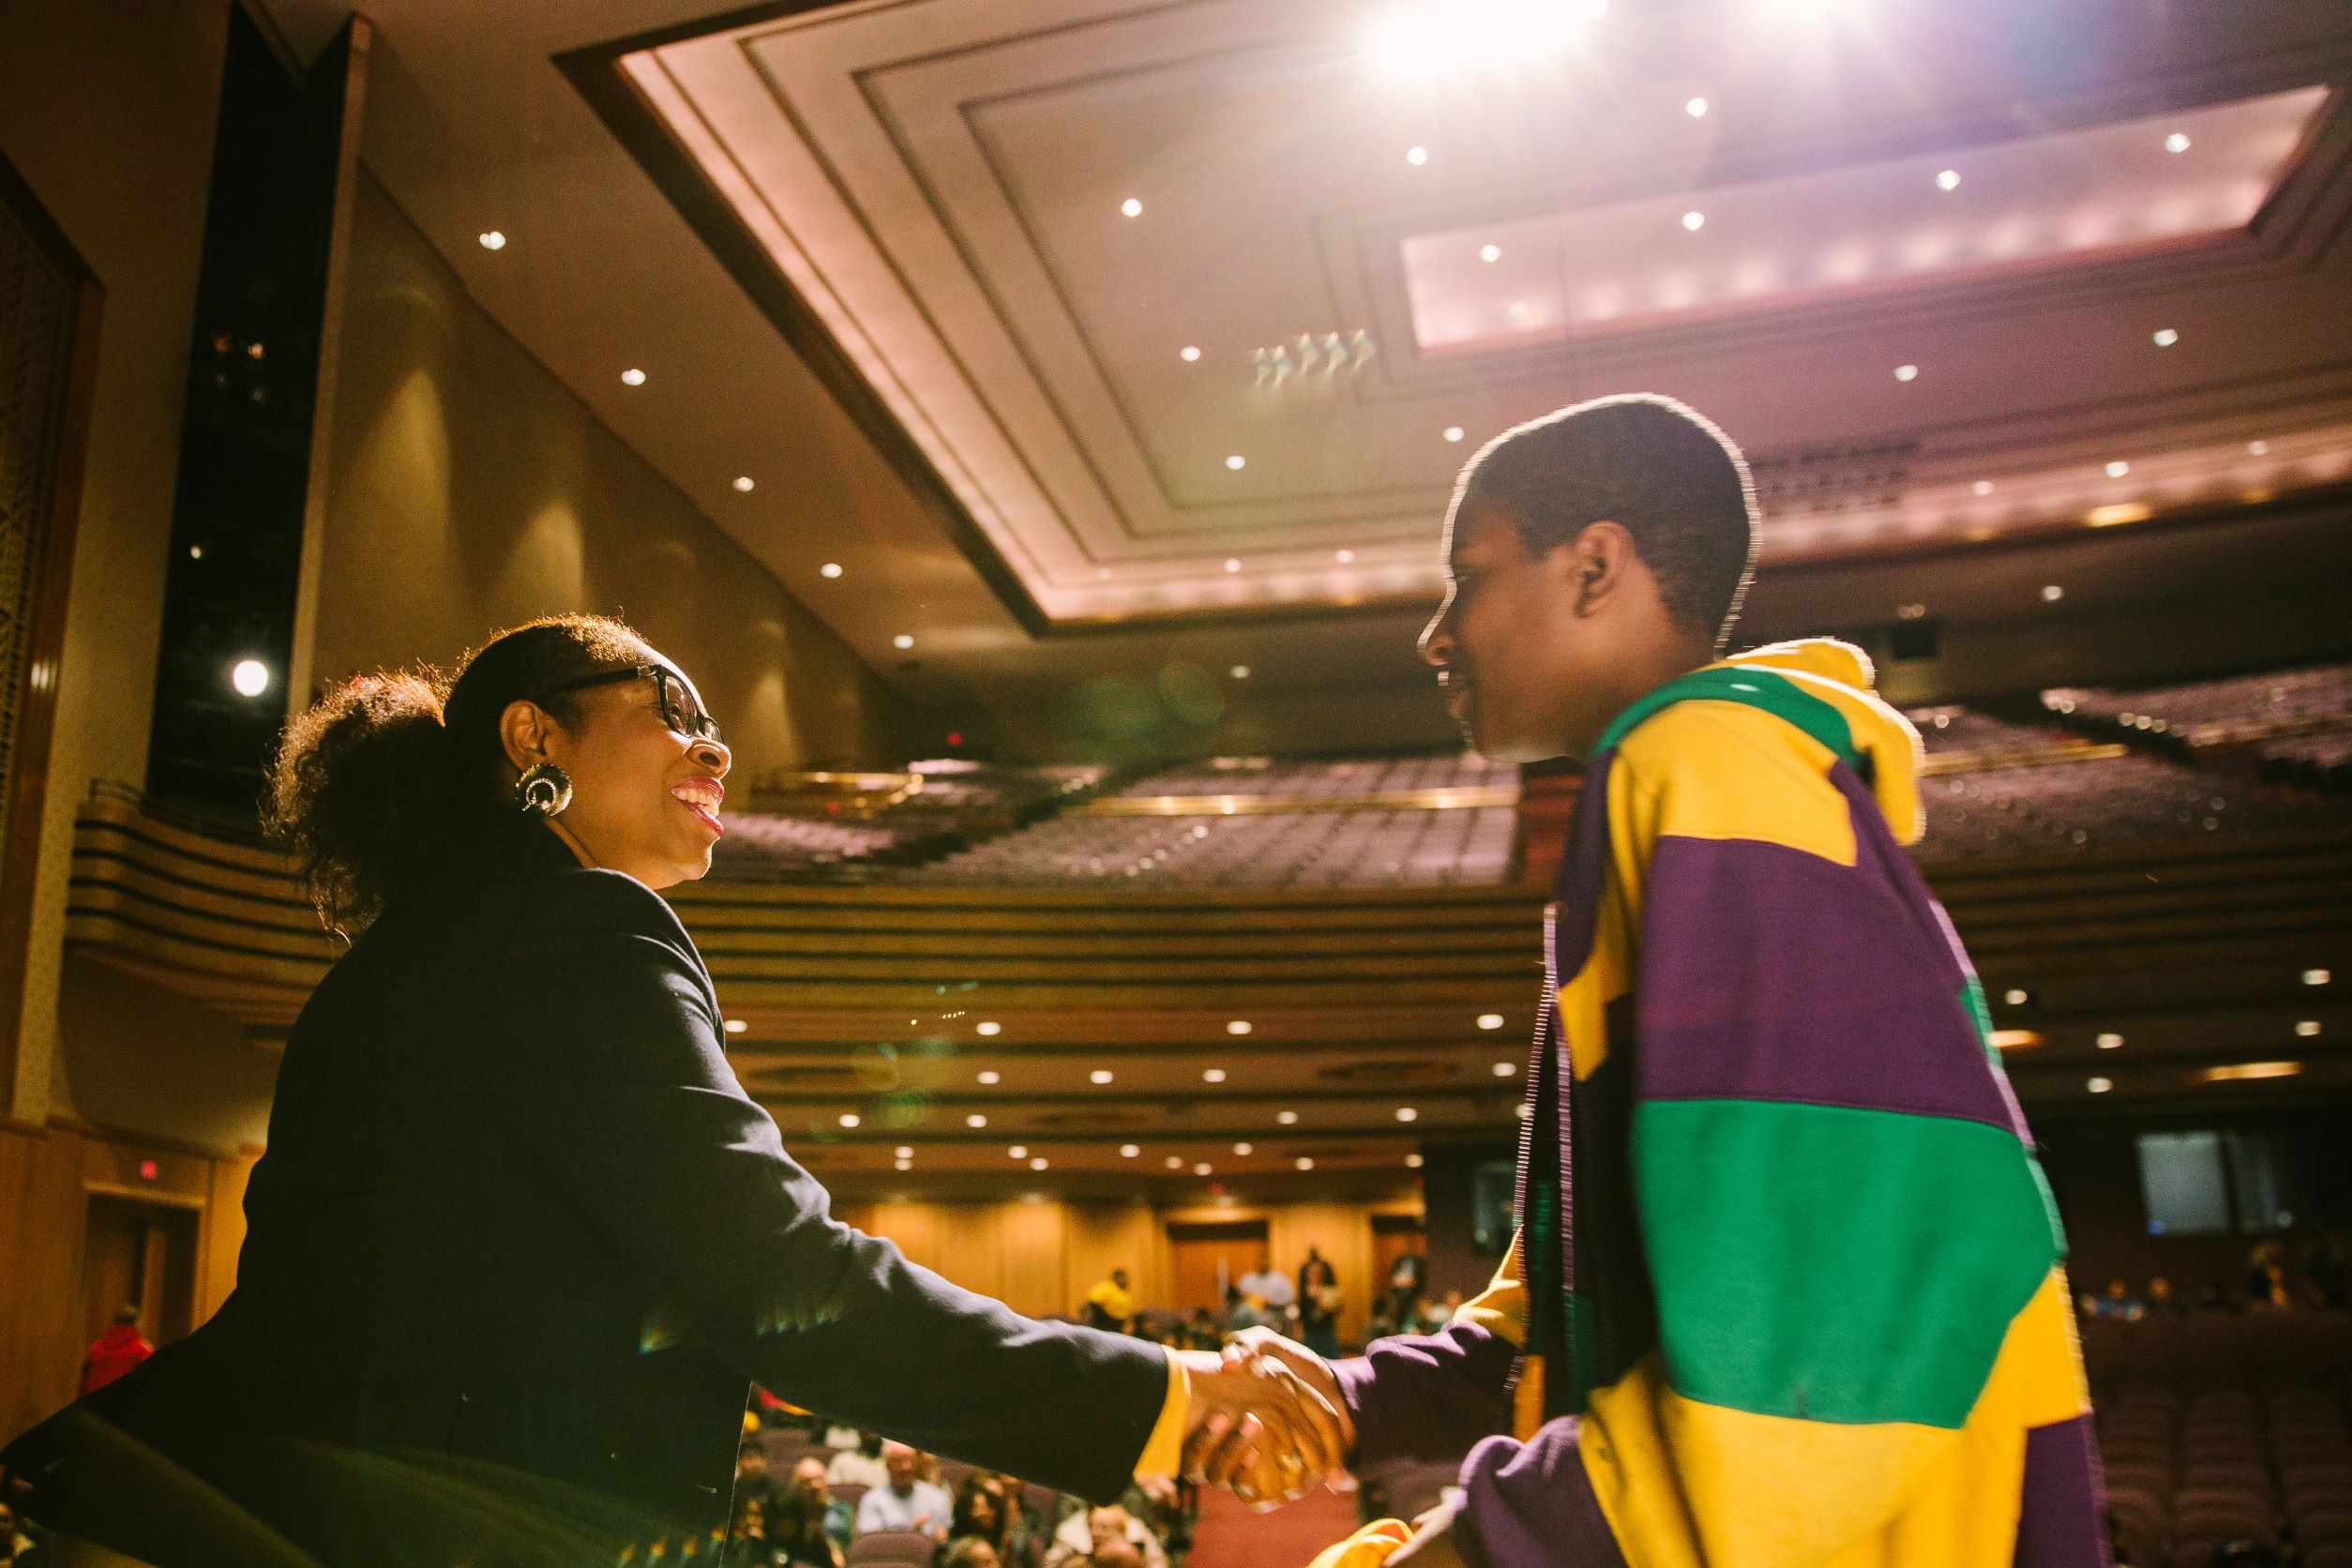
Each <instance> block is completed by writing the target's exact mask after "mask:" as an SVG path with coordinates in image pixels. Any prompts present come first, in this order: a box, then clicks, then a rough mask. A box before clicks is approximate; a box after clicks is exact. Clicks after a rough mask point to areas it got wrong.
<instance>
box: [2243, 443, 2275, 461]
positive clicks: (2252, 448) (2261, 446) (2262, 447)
mask: <svg viewBox="0 0 2352 1568" xmlns="http://www.w3.org/2000/svg"><path fill="white" fill-rule="evenodd" d="M2246 450H2247V452H2248V453H2249V454H2251V455H2252V456H2254V457H2257V458H2267V457H2269V455H2270V444H2269V442H2267V441H2249V442H2248V443H2246Z"/></svg>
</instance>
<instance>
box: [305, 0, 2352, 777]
mask: <svg viewBox="0 0 2352 1568" xmlns="http://www.w3.org/2000/svg"><path fill="white" fill-rule="evenodd" d="M279 9H280V10H282V12H284V13H285V14H286V15H287V16H288V17H289V18H290V19H291V20H290V23H289V24H290V26H291V27H292V28H293V30H294V31H295V32H296V33H297V35H301V34H303V33H305V32H306V30H307V31H308V32H310V33H318V32H319V29H321V28H322V27H324V25H325V24H326V22H327V19H328V17H329V15H330V14H331V8H327V7H325V6H324V5H323V4H321V5H316V6H314V5H312V4H311V3H310V0H289V3H287V4H285V5H283V6H281V7H280V8H279ZM1583 9H1584V8H1581V7H1579V6H1578V5H1575V4H1567V3H1560V4H1547V5H1540V6H1537V5H1528V4H1523V3H1521V4H1504V3H1501V0H1441V3H1440V0H1429V3H1423V0H1383V3H1382V4H1379V5H1374V4H1368V3H1364V4H1358V3H1337V0H1179V3H1174V4H1170V3H1167V0H1152V3H1148V4H1147V3H1143V0H1003V3H996V4H972V3H969V0H874V3H860V4H851V3H841V4H823V5H811V4H805V3H792V0H787V3H781V4H773V5H766V6H761V7H757V8H752V9H749V10H743V11H735V12H730V13H725V14H718V15H710V14H707V13H706V9H705V6H704V5H701V4H698V3H697V0H578V3H575V4H571V5H567V6H565V7H562V8H484V7H474V8H452V7H447V6H443V5H435V4H430V3H429V0H386V3H384V4H383V5H380V6H378V7H376V8H373V10H372V13H371V14H373V15H374V16H375V18H376V20H377V22H378V24H379V27H380V29H381V37H382V38H383V44H382V46H381V49H382V53H381V56H380V58H381V60H382V64H381V65H380V66H379V68H378V71H377V80H376V82H375V83H374V85H373V88H372V97H371V100H370V105H369V117H368V130H367V144H366V156H367V158H368V160H369V165H370V168H371V169H372V170H373V171H374V172H375V173H377V174H378V176H379V177H380V178H382V179H383V180H384V183H385V184H386V186H387V188H389V189H390V190H391V191H392V193H393V194H394V195H395V197H396V198H397V199H398V200H399V201H400V203H401V204H403V206H404V207H406V208H407V209H408V211H409V212H410V213H411V215H412V216H413V217H414V218H415V219H416V220H417V221H418V223H419V224H420V226H421V227H423V228H424V229H425V231H426V232H427V233H428V234H429V235H430V237H431V238H432V239H433V241H434V242H435V243H436V244H437V245H438V246H439V247H440V248H441V249H442V250H443V252H444V254H445V256H447V257H448V259H449V260H450V262H451V263H452V264H453V265H455V266H456V267H457V268H458V270H459V271H460V274H461V275H462V277H463V279H464V280H465V282H466V285H467V287H468V288H469V289H470V290H472V291H473V292H474V293H475V295H476V297H478V298H479V299H480V300H481V301H482V302H483V304H484V305H485V307H486V308H487V309H490V311H491V312H492V313H493V314H494V315H496V316H497V317H498V318H499V319H500V320H501V321H502V322H504V323H505V324H506V325H507V326H508V327H509V328H510V329H511V330H512V331H513V332H514V333H515V334H516V336H517V337H518V338H519V339H520V340H521V341H522V342H523V343H524V345H525V346H526V347H528V348H529V349H530V350H531V351H532V352H533V353H535V354H537V355H538V357H539V358H540V359H542V360H543V361H544V362H545V363H546V364H548V365H549V366H550V368H551V369H553V370H554V371H555V373H557V374H558V375H559V376H561V377H562V378H564V379H565V381H566V382H567V383H569V384H571V385H572V386H573V387H574V388H575V389H576V390H577V391H578V392H579V393H580V396H581V397H582V398H583V399H584V400H586V401H587V403H588V404H589V405H590V406H591V407H592V408H593V409H595V410H596V413H597V414H598V415H600V416H601V417H602V418H603V419H605V420H606V421H607V422H608V423H610V424H611V427H612V428H613V429H614V430H617V431H618V432H620V433H621V434H622V435H623V436H624V437H625V438H626V440H628V441H629V442H630V443H631V444H632V445H635V446H636V447H637V448H638V449H639V450H640V451H641V452H642V453H643V454H644V455H645V456H646V457H647V458H648V459H649V460H652V461H653V462H654V463H655V464H656V466H657V467H659V468H660V469H661V470H662V471H663V472H664V473H665V474H667V475H669V476H670V477H671V479H672V480H673V481H675V482H676V483H677V485H678V486H679V487H680V488H681V489H682V490H684V491H686V493H687V494H688V495H690V496H691V497H693V498H694V499H695V500H696V501H697V503H698V504H699V505H701V506H702V507H703V508H704V509H705V510H706V511H707V512H708V514H709V515H710V516H711V517H712V518H713V519H714V520H716V521H717V522H719V523H720V525H721V526H723V527H725V528H727V529H728V530H729V531H730V532H731V533H733V534H734V535H736V536H738V537H739V538H741V539H742V540H743V542H744V543H745V544H746V546H747V547H749V548H750V549H751V550H752V551H753V552H754V553H755V554H756V555H757V556H758V557H759V558H760V559H761V560H762V561H763V562H765V563H766V564H767V565H770V566H771V567H772V568H773V569H774V570H775V571H776V573H777V575H778V577H779V578H780V579H781V580H783V581H784V582H785V583H786V585H787V586H788V587H790V588H791V589H792V591H793V592H794V593H795V594H796V595H797V596H800V597H802V598H803V599H804V600H805V601H806V602H807V604H808V605H809V606H810V608H811V609H812V610H814V611H816V612H817V613H818V614H819V615H821V616H822V617H823V618H825V619H826V620H827V621H828V622H829V623H830V624H831V625H832V626H834V627H835V629H836V630H837V631H838V632H839V633H840V634H841V635H842V636H843V637H844V639H845V640H847V641H849V642H850V643H851V645H852V647H854V648H856V649H857V650H858V651H859V652H860V654H861V655H862V656H865V657H867V659H868V660H869V661H870V662H871V663H872V664H873V665H874V666H875V667H876V668H877V669H878V670H880V671H882V672H884V674H885V675H886V676H888V677H890V678H891V679H893V680H894V681H897V682H898V683H899V684H901V686H904V687H905V688H906V689H908V690H909V691H910V692H911V693H912V694H913V695H915V696H916V697H918V698H922V699H927V700H931V701H942V700H947V699H951V698H957V697H962V696H977V697H979V698H981V699H982V700H984V701H987V700H996V701H1004V700H1007V699H1009V698H1014V697H1017V696H1018V695H1019V694H1023V693H1036V692H1043V691H1048V690H1051V689H1055V688H1057V687H1059V686H1068V685H1069V684H1071V683H1073V682H1075V681H1078V680H1079V679H1082V678H1084V677H1085V676H1087V675H1088V674H1091V673H1093V672H1095V671H1099V670H1100V669H1102V668H1103V667H1104V666H1105V665H1106V663H1107V662H1118V661H1127V662H1132V663H1135V664H1137V665H1138V667H1140V668H1149V667H1151V666H1152V665H1153V664H1154V663H1155V662H1156V661H1158V660H1160V659H1162V658H1164V657H1166V656H1168V654H1169V652H1170V651H1171V650H1176V649H1190V650H1193V651H1194V654H1195V655H1196V656H1198V657H1199V659H1200V660H1201V661H1202V662H1206V663H1211V664H1213V665H1214V667H1216V668H1224V667H1225V666H1226V665H1227V664H1228V663H1230V664H1232V665H1233V666H1234V667H1236V668H1245V667H1247V666H1250V665H1256V666H1257V667H1258V668H1259V671H1260V672H1261V676H1260V678H1261V679H1262V678H1263V672H1266V671H1275V670H1281V671H1289V672H1290V678H1291V680H1292V684H1293V685H1294V686H1300V687H1302V688H1303V687H1304V686H1307V685H1311V684H1314V683H1316V682H1321V683H1323V684H1324V685H1325V686H1338V687H1341V688H1346V687H1347V686H1349V683H1351V682H1352V683H1355V684H1356V685H1359V686H1364V685H1377V684H1379V683H1380V682H1382V681H1388V680H1399V681H1401V680H1404V679H1406V678H1408V677H1410V674H1411V665H1410V630H1411V628H1412V626H1413V625H1414V623H1415V621H1416V620H1417V619H1418V617H1419V616H1420V615H1422V614H1424V613H1425V611H1426V608H1427V607H1428V606H1429V605H1430V604H1431V603H1432V602H1433V601H1434V598H1435V596H1436V595H1437V593H1438V591H1439V588H1440V571H1439V564H1438V560H1437V555H1436V545H1437V537H1438V522H1439V519H1440V515H1441V511H1442V507H1443V505H1444V500H1445V496H1446V493H1447V490H1448V486H1449V484H1450V482H1451V479H1452V477H1453V475H1454V474H1455V470H1456V469H1457V468H1458V466H1459V464H1460V463H1461V461H1462V460H1463V459H1464V458H1465V457H1467V456H1468V455H1469V454H1470V452H1471V451H1473V450H1475V448H1476V446H1477V445H1478V444H1479V443H1480V442H1481V441H1482V440H1484V439H1485V438H1486V437H1488V436H1491V435H1492V434H1494V433H1496V432H1497V431H1499V430H1502V429H1504V428H1507V427H1508V426H1509V425H1510V424H1512V423H1513V422H1515V421H1516V420H1519V419H1522V418H1526V417H1528V416H1530V415H1535V414H1539V413H1542V412H1544V411H1545V410H1548V409H1550V408H1553V407H1556V406H1558V405H1560V404H1561V403H1563V402H1566V401H1570V400H1576V399H1580V398H1585V397H1591V396H1595V395H1600V394H1604V393H1607V392H1613V391H1622V390H1630V389H1650V390H1658V391H1664V392H1668V393H1672V394H1674V395H1677V396H1680V397H1682V398H1685V399H1687V400H1690V401H1691V402H1693V403H1694V404H1695V405H1696V406H1698V407H1699V408H1701V409H1703V410H1705V411H1707V412H1708V413H1710V414H1711V415H1713V416H1714V417H1715V418H1717V419H1718V420H1719V422H1721V423H1722V424H1723V425H1724V426H1725V427H1726V430H1728V431H1729V432H1730V433H1731V434H1732V435H1733V436H1734V437H1735V438H1736V439H1738V440H1739V441H1740V442H1741V444H1742V445H1744V446H1745V447H1746V449H1747V450H1748V451H1749V453H1750V455H1751V457H1752V459H1753V460H1754V463H1755V467H1756V475H1757V480H1758V485H1759V490H1760V491H1761V494H1762V498H1763V500H1764V503H1765V505H1766V508H1767V512H1768V523H1767V531H1766V543H1765V551H1766V563H1767V577H1766V583H1767V587H1768V590H1769V588H1770V585H1771V584H1772V580H1773V568H1775V567H1777V568H1780V569H1781V570H1782V572H1783V573H1784V574H1789V573H1793V574H1794V575H1789V576H1787V580H1788V581H1790V582H1792V583H1796V584H1798V585H1799V586H1798V587H1797V588H1796V589H1795V590H1794V591H1793V593H1791V594H1789V595H1784V596H1779V597H1777V598H1774V597H1770V596H1768V597H1767V598H1766V600H1764V601H1763V602H1764V603H1765V604H1767V605H1769V606H1771V607H1772V609H1773V610H1774V611H1775V613H1776V614H1777V615H1779V616H1780V617H1781V618H1784V619H1786V620H1787V622H1789V623H1790V624H1791V626H1794V625H1795V624H1799V623H1803V622H1806V621H1808V620H1811V621H1815V622H1816V623H1818V618H1819V617H1821V616H1823V615H1831V614H1833V615H1835V616H1836V617H1838V618H1839V619H1838V620H1837V621H1835V622H1834V623H1832V624H1838V625H1852V624H1857V623H1858V622H1866V621H1889V620H1892V618H1893V617H1894V616H1895V615H1896V614H1897V612H1898V608H1899V606H1900V605H1901V604H1903V603H1906V602H1909V601H1916V600H1922V599H1927V598H1933V599H1934V600H1935V602H1934V603H1933V604H1932V605H1931V606H1930V607H1929V608H1930V610H1931V611H1932V612H1933V613H1935V614H1937V615H1938V616H1951V617H1953V618H1957V619H1973V620H1977V621H1986V622H1993V621H2000V620H2002V619H2004V618H2006V617H2010V616H2024V615H2029V614H2031V613H2033V612H2034V606H2033V603H2032V601H2031V599H2030V597H2029V595H2030V594H2031V592H2032V591H2033V590H2034V589H2035V588H2036V587H2037V586H2038V584H2037V583H2036V582H2035V581H2034V574H2033V573H2032V572H2030V571H2025V572H2018V571H2004V570H2003V569H2002V568H2000V567H1998V566H1996V565H1988V567H1987V569H1986V571H1985V573H1984V574H1983V583H1982V584H1980V583H1979V581H1978V580H1977V574H1975V573H1972V572H1970V571H1968V570H1967V569H1965V568H1966V564H1967V563H1968V561H1969V560H1970V559H1971V556H1970V554H1969V552H1970V551H1977V552H1981V555H1982V558H1983V560H1985V561H1986V562H1987V563H1992V562H1995V561H1997V560H1999V559H2002V558H2004V557H2005V552H2010V551H2013V550H2037V549H2049V548H2058V549H2068V550H2071V549H2073V548H2074V546H2075V542H2076V541H2078V540H2082V539H2085V538H2089V537H2094V536H2095V538H2096V540H2097V545H2098V555H2097V559H2098V561H2099V563H2100V565H2099V569H2098V570H2097V571H2096V572H2095V573H2089V574H2086V578H2085V579H2078V581H2079V580H2087V579H2088V577H2092V576H2095V577H2098V578H2101V579H2111V580H2115V581H2117V582H2121V583H2136V584H2137V591H2139V592H2142V593H2143V594H2158V595H2161V594H2163V593H2167V592H2169V593H2174V594H2179V593H2182V592H2186V591H2189V590H2190V589H2191V588H2192V587H2193V586H2194V581H2195V576H2194V572H2190V573H2188V574H2186V575H2184V574H2183V570H2182V566H2181V562H2182V559H2183V557H2184V553H2185V554H2187V555H2194V553H2195V552H2194V550H2191V551H2186V552H2184V550H2183V549H2182V547H2181V545H2180V544H2179V540H2178V539H2171V540H2167V539H2166V535H2167V534H2168V532H2169V531H2175V530H2177V529H2179V528H2181V527H2190V526H2194V527H2198V528H2204V529H2207V530H2212V529H2216V528H2226V526H2227V525H2228V524H2229V523H2230V522H2231V521H2232V520H2234V519H2235V518H2237V517H2238V516H2239V514H2240V513H2241V512H2242V511H2243V510H2244V509H2245V508H2249V507H2254V508H2259V507H2262V506H2265V505H2270V504H2272V503H2275V502H2276V501H2278V500H2280V499H2281V498H2288V497H2292V496H2295V495H2297V494H2299V493H2302V492H2313V493H2319V494H2328V495H2334V494H2337V493H2339V491H2340V490H2341V487H2343V486H2344V485H2345V484H2346V483H2347V482H2352V354H2347V346H2352V179H2347V178H2346V177H2345V171H2344V163H2345V159H2346V158H2348V157H2352V109H2348V108H2347V106H2346V104H2345V101H2344V98H2345V95H2344V91H2343V90H2342V89H2343V84H2344V83H2346V82H2352V9H2347V8H2345V7H2344V6H2342V5H2341V4H2338V3H2336V0H2279V3H2275V4H2269V5H2265V6H2262V7H2257V8H2248V7H2243V6H2239V5H2234V4H2226V3H2223V0H2175V3H2169V4H2158V3H2155V0H2104V3H2102V4H2092V5H2081V6H2071V7H2064V8H2054V7H2050V6H2048V5H2046V4H2043V3H2039V0H2037V3H2032V4H2028V3H2025V0H1993V3H1988V4H1983V5H1977V6H1972V7H1966V8H1954V7H1950V6H1942V5H1932V6H1931V5H1925V4H1917V3H1912V0H1871V3H1865V0H1811V3H1806V4H1799V3H1795V0H1649V3H1636V0H1616V3H1615V4H1613V5H1610V6H1608V7H1607V8H1606V10H1601V8H1599V7H1597V6H1595V7H1592V8H1591V9H1593V10H1601V14H1598V15H1597V16H1589V17H1587V16H1583V15H1582V14H1581V12H1582V11H1583ZM320 36H322V37H323V36H324V35H323V34H321V35H320ZM297 41H298V42H300V41H303V40H302V38H300V37H298V38H297ZM493 228H494V229H497V230H498V231H500V232H501V233H502V234H504V235H505V236H506V238H507V244H506V245H505V248H504V249H499V250H496V251H490V250H488V249H484V248H483V247H482V246H481V245H480V244H479V243H477V238H476V236H477V235H478V234H481V233H484V232H487V231H489V230H490V229H493ZM624 370H641V371H642V372H643V374H642V375H641V377H638V378H636V380H635V381H634V383H633V384H631V383H625V381H624V379H623V374H622V372H623V371H624ZM1904 562H1914V563H1916V564H1917V565H1916V569H1914V570H1908V571H1906V570H1905V569H1903V568H1902V567H1901V565H1900V564H1901V563H1904ZM1889 563H1895V564H1897V569H1896V570H1894V571H1893V572H1892V573H1890V572H1889V571H1888V570H1887V569H1886V567H1887V565H1888V564H1889ZM1849 566H1850V567H1852V568H1853V569H1852V570H1851V571H1847V570H1846V568H1847V567H1849ZM828 568H831V570H828ZM1841 574H1843V575H1841ZM2135 574H2136V575H2135ZM1931 589H1932V593H1930V592H1929V590H1931ZM2008 596H2016V597H2017V600H2018V602H2016V603H2014V604H2013V603H2011V602H2010V597H2008ZM1879 598H1884V599H1885V600H1887V601H1888V602H1885V603H1879V602H1877V600H1878V599H1879ZM2078 602H2079V601H2078ZM1768 629H1771V630H1775V631H1777V630H1781V629H1784V628H1783V627H1782V626H1777V625H1775V626H1770V627H1769V628H1768ZM1203 650H1205V651H1203ZM1434 712H1435V709H1434V704H1431V706H1430V715H1424V716H1422V717H1423V718H1424V719H1426V718H1428V717H1429V716H1433V715H1434ZM1408 728H1410V726H1408ZM1380 738H1383V739H1385V740H1387V741H1388V742H1390V743H1392V744H1393V743H1394V742H1395V740H1397V739H1398V738H1400V737H1399V736H1396V735H1390V736H1386V737H1380Z"/></svg>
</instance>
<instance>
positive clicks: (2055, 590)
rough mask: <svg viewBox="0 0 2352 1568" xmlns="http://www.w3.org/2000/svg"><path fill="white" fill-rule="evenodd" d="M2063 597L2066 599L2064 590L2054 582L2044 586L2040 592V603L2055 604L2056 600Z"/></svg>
mask: <svg viewBox="0 0 2352 1568" xmlns="http://www.w3.org/2000/svg"><path fill="white" fill-rule="evenodd" d="M2064 597H2066V590H2065V589H2063V588H2061V587H2059V586H2058V584H2057V583H2055V582H2052V583H2048V584H2045V585H2044V586H2043V590H2042V602H2043V604H2056V603H2058V600H2060V599H2062V598H2064Z"/></svg>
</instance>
